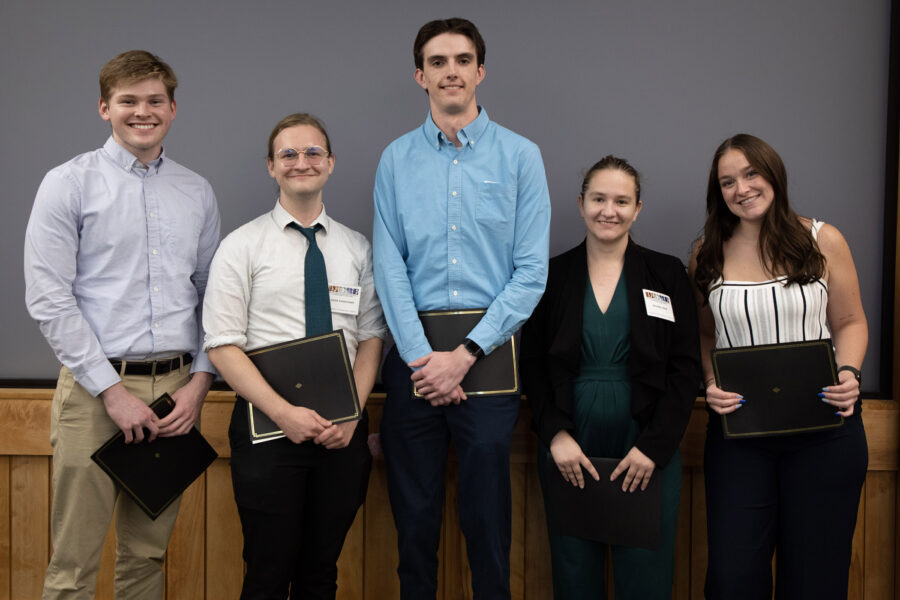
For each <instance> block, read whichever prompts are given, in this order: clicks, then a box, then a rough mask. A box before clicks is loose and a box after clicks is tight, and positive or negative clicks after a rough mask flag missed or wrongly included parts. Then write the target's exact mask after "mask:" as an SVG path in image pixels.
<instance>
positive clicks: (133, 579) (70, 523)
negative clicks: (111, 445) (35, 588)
mask: <svg viewBox="0 0 900 600" xmlns="http://www.w3.org/2000/svg"><path fill="white" fill-rule="evenodd" d="M189 379H190V366H189V365H188V366H184V367H182V368H181V369H179V370H174V371H171V372H170V373H167V374H165V375H160V376H149V375H128V376H125V377H123V378H122V383H123V385H124V386H125V388H126V389H127V390H128V391H129V392H131V393H132V394H134V395H135V396H136V397H138V398H140V399H141V400H143V401H144V402H146V403H147V404H150V402H152V401H153V400H154V399H156V398H157V397H159V396H160V395H162V394H163V393H164V392H168V393H172V392H174V391H175V390H177V389H178V388H180V387H181V386H183V385H184V384H185V383H187V382H188V380H189ZM117 431H118V427H116V425H115V423H113V421H112V420H111V419H110V418H109V416H108V415H107V414H106V409H105V408H104V406H103V401H102V400H101V399H100V398H95V397H94V396H91V395H90V394H89V393H88V392H87V391H86V390H85V389H84V388H83V387H81V386H80V385H79V384H78V383H76V382H75V380H74V378H73V377H72V372H71V371H69V369H68V368H66V367H63V368H62V369H61V370H60V373H59V380H58V381H57V384H56V392H55V393H54V395H53V405H52V408H51V413H50V443H51V445H52V446H53V507H52V509H51V512H50V535H51V540H52V543H53V555H52V556H51V558H50V565H49V566H48V567H47V574H46V577H45V579H44V594H43V599H44V600H62V599H66V600H68V599H81V598H93V597H94V591H95V588H96V585H97V572H98V570H99V568H100V555H101V552H102V550H103V542H104V540H105V538H106V532H107V530H108V529H109V523H110V521H111V519H112V517H113V513H115V516H116V568H115V594H116V598H118V599H126V598H127V599H141V600H143V599H145V598H146V599H157V598H162V597H163V593H164V591H165V589H164V588H165V577H164V573H163V570H162V566H163V558H164V556H165V551H166V546H167V545H168V543H169V536H170V535H171V533H172V527H173V526H174V525H175V517H176V516H177V515H178V505H179V501H178V500H176V501H175V502H173V503H172V504H171V505H170V506H169V507H168V508H167V509H166V510H165V511H164V512H163V513H162V514H161V515H159V517H157V519H156V520H155V521H154V520H151V519H150V517H148V516H147V515H146V514H144V512H143V511H142V510H141V509H140V508H139V507H138V506H137V505H136V504H135V503H134V502H133V501H132V500H131V498H129V497H128V496H127V495H126V494H124V493H122V492H121V491H120V489H119V488H118V487H117V486H116V485H115V484H114V483H113V481H112V480H111V479H110V478H109V476H108V475H107V474H106V473H104V472H103V471H102V470H101V469H100V467H98V466H97V465H96V463H94V461H93V460H91V454H93V453H94V451H96V450H97V448H99V447H100V446H101V445H103V443H104V442H105V441H106V440H107V439H109V438H110V437H112V435H113V434H115V433H116V432H117Z"/></svg>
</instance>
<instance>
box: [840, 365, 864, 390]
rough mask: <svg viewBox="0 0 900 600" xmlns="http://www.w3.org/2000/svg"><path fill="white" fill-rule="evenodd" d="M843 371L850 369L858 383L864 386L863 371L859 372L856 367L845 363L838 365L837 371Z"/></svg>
mask: <svg viewBox="0 0 900 600" xmlns="http://www.w3.org/2000/svg"><path fill="white" fill-rule="evenodd" d="M841 371H850V372H851V373H853V376H854V377H856V383H858V384H859V387H860V388H862V373H860V372H859V369H857V368H856V367H851V366H850V365H844V366H842V367H838V370H837V372H838V373H840V372H841Z"/></svg>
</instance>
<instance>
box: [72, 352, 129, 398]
mask: <svg viewBox="0 0 900 600" xmlns="http://www.w3.org/2000/svg"><path fill="white" fill-rule="evenodd" d="M72 375H73V376H74V377H75V381H77V382H78V384H79V385H81V387H83V388H84V389H85V390H87V392H88V393H89V394H90V395H91V396H94V397H95V398H96V397H98V396H99V395H100V392H102V391H103V390H105V389H108V388H110V387H112V386H114V385H116V384H117V383H119V382H120V381H122V379H121V378H120V377H119V374H118V373H116V370H115V369H114V368H113V366H112V365H111V364H109V361H108V360H105V359H104V360H103V362H98V363H96V364H94V365H92V366H90V367H85V368H83V369H79V370H78V371H77V372H76V371H75V370H73V371H72Z"/></svg>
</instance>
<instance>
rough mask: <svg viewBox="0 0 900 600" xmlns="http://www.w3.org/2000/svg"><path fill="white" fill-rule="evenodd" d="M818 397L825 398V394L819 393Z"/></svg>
mask: <svg viewBox="0 0 900 600" xmlns="http://www.w3.org/2000/svg"><path fill="white" fill-rule="evenodd" d="M816 396H818V397H819V398H824V397H825V394H823V393H822V392H819V393H818V394H816Z"/></svg>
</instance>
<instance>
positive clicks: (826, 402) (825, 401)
mask: <svg viewBox="0 0 900 600" xmlns="http://www.w3.org/2000/svg"><path fill="white" fill-rule="evenodd" d="M819 397H820V398H821V399H822V402H824V403H825V404H831V402H830V401H829V400H828V398H824V397H823V396H822V394H819Z"/></svg>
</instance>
